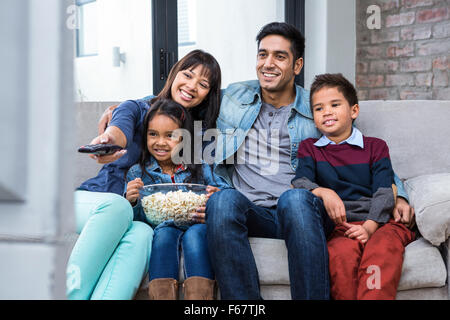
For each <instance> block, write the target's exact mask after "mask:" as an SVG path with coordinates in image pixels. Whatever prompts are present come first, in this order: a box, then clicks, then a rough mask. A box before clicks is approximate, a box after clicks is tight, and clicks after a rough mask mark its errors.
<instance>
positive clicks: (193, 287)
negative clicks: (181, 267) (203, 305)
mask: <svg viewBox="0 0 450 320" xmlns="http://www.w3.org/2000/svg"><path fill="white" fill-rule="evenodd" d="M215 284H216V281H215V280H211V279H208V278H204V277H189V278H187V279H186V280H184V283H183V293H184V300H214V291H215Z"/></svg>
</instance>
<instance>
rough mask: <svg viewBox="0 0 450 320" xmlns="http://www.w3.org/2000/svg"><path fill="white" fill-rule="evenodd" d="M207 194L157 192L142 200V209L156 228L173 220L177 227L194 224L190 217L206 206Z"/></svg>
mask: <svg viewBox="0 0 450 320" xmlns="http://www.w3.org/2000/svg"><path fill="white" fill-rule="evenodd" d="M206 201H207V197H206V194H201V195H199V194H196V193H194V192H192V191H188V192H184V191H182V190H178V191H169V192H167V193H166V194H164V193H162V192H157V193H154V194H151V195H148V196H146V197H143V198H142V202H141V203H142V207H143V209H144V213H145V215H146V217H147V220H148V221H149V222H150V223H151V224H152V225H154V226H157V225H158V224H160V223H162V222H164V221H166V220H169V219H173V220H174V222H175V224H176V225H190V224H192V222H191V218H190V215H191V213H192V212H193V211H195V210H196V209H197V208H198V207H201V206H204V205H205V204H206Z"/></svg>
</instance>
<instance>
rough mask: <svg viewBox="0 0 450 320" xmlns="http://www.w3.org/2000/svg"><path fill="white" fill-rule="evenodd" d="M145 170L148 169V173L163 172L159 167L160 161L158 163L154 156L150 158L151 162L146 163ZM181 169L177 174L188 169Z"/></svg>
mask: <svg viewBox="0 0 450 320" xmlns="http://www.w3.org/2000/svg"><path fill="white" fill-rule="evenodd" d="M145 168H146V169H147V171H148V172H162V169H161V167H160V166H159V164H158V161H156V159H155V158H154V157H152V156H150V160H149V161H148V162H147V163H146V165H145ZM180 169H181V168H180ZM180 169H177V171H176V172H179V171H185V170H186V167H185V166H183V168H182V170H180Z"/></svg>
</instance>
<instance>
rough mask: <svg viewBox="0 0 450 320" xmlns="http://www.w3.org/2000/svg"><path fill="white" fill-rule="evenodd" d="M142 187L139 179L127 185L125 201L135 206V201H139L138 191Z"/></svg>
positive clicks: (142, 184)
mask: <svg viewBox="0 0 450 320" xmlns="http://www.w3.org/2000/svg"><path fill="white" fill-rule="evenodd" d="M143 186H144V183H143V182H142V180H141V178H136V179H134V180H132V181H130V182H128V184H127V196H126V198H127V200H128V201H130V203H131V205H133V206H134V205H135V204H136V201H137V199H139V189H141V188H142V187H143Z"/></svg>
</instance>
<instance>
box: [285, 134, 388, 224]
mask: <svg viewBox="0 0 450 320" xmlns="http://www.w3.org/2000/svg"><path fill="white" fill-rule="evenodd" d="M316 141H317V139H313V138H310V139H306V140H304V141H302V143H301V144H300V146H299V149H298V154H297V158H298V166H297V170H296V175H295V178H294V179H293V180H292V185H293V186H294V187H295V188H303V189H307V190H313V189H315V188H317V187H319V186H320V187H324V188H329V189H333V190H334V191H335V192H336V193H337V194H338V195H339V197H340V198H341V199H342V200H343V202H344V205H345V208H346V214H347V221H365V220H373V221H376V222H378V223H380V224H383V223H386V222H387V221H388V220H389V219H390V218H391V213H392V210H393V208H394V205H395V198H394V193H393V190H392V184H393V183H394V172H393V169H392V165H391V161H390V157H389V149H388V146H387V144H386V143H385V142H384V141H383V140H381V139H378V138H371V137H364V136H363V144H364V148H360V147H359V146H355V145H351V144H347V143H344V144H339V145H335V144H328V145H326V146H323V147H317V146H315V145H314V143H316Z"/></svg>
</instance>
